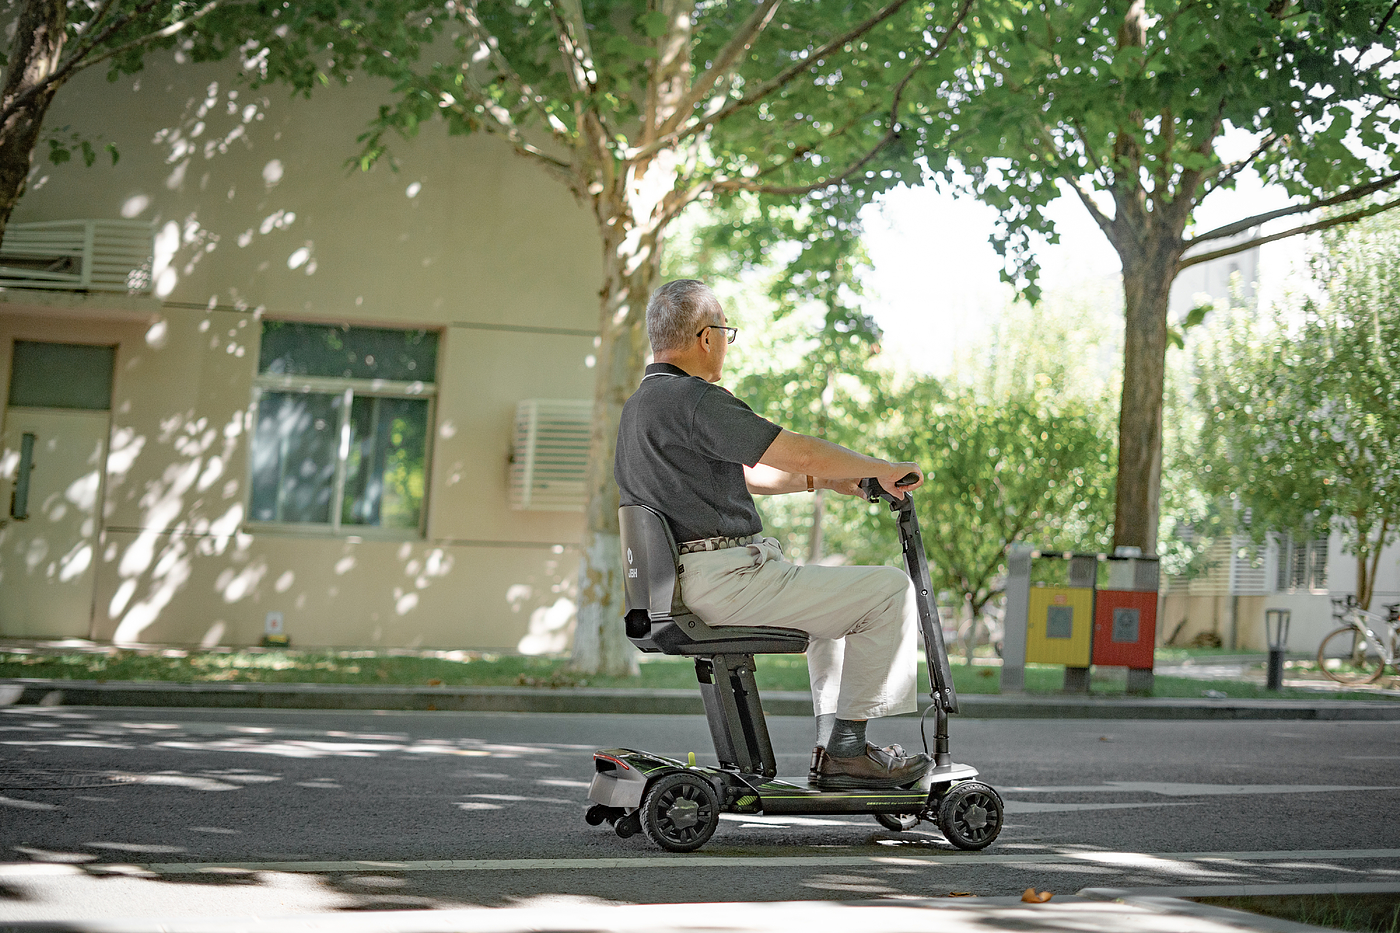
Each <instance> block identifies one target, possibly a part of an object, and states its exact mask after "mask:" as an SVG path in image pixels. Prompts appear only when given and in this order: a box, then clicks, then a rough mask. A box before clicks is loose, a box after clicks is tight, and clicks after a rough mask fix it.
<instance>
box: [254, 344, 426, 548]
mask: <svg viewBox="0 0 1400 933" xmlns="http://www.w3.org/2000/svg"><path fill="white" fill-rule="evenodd" d="M437 340H438V338H437V334H436V333H433V332H432V331H423V330H390V329H386V328H374V327H336V326H330V325H324V324H299V323H288V322H284V321H264V322H263V326H262V348H261V352H260V354H259V361H258V375H257V379H256V381H255V382H254V390H253V391H254V399H253V407H254V413H255V419H256V421H255V424H254V427H253V441H252V452H251V459H252V467H251V471H250V474H251V482H250V486H251V493H250V497H249V509H248V512H249V519H250V520H251V521H254V522H269V523H278V524H291V525H300V526H307V525H320V526H323V527H325V528H326V529H327V530H330V531H333V532H346V531H354V532H357V533H358V532H360V531H362V530H366V529H376V528H382V529H391V530H397V531H400V532H403V531H409V532H421V530H422V527H423V516H424V510H423V502H424V498H425V493H426V490H427V473H428V470H427V465H428V454H429V440H430V437H431V433H430V430H429V426H430V425H431V424H432V423H433V412H432V406H433V402H434V399H435V395H436V386H435V384H434V379H435V374H436V372H437Z"/></svg>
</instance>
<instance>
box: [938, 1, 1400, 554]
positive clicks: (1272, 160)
mask: <svg viewBox="0 0 1400 933" xmlns="http://www.w3.org/2000/svg"><path fill="white" fill-rule="evenodd" d="M994 10H995V12H993V11H992V10H991V9H989V8H988V7H986V6H979V7H978V10H977V17H976V18H975V21H974V23H973V25H972V26H971V27H970V29H969V34H968V38H967V41H968V42H969V43H980V46H979V49H978V52H977V54H976V57H975V59H974V60H973V64H971V65H970V66H969V67H968V69H967V70H966V71H965V72H964V73H963V74H962V75H960V77H959V79H958V80H957V81H955V82H954V83H953V84H951V85H950V92H949V105H948V107H947V108H946V109H945V110H943V111H940V112H939V113H938V114H937V115H936V116H937V117H938V118H939V119H943V120H945V121H946V135H947V138H948V139H949V140H950V148H951V151H952V154H953V155H954V157H955V158H956V160H957V161H958V162H959V163H960V164H961V165H962V166H963V167H964V168H965V169H966V170H967V171H968V172H969V173H970V177H971V181H970V183H969V184H968V187H969V188H970V190H972V191H973V192H975V193H976V194H977V195H978V196H979V197H981V198H982V199H983V200H984V201H986V202H987V203H988V204H990V205H992V206H994V207H995V208H997V209H998V211H999V212H1000V216H1001V222H1000V227H999V229H998V231H997V233H996V235H995V237H994V242H995V243H996V245H997V246H998V248H999V249H1001V250H1002V251H1003V253H1004V255H1005V256H1006V257H1007V268H1006V273H1005V275H1006V278H1007V279H1008V280H1009V281H1013V282H1015V283H1016V284H1017V285H1018V286H1019V287H1020V288H1021V289H1022V290H1023V291H1024V292H1025V293H1026V294H1028V295H1030V296H1032V297H1034V296H1035V295H1036V294H1037V284H1036V274H1037V269H1036V265H1035V260H1034V255H1033V251H1032V247H1033V245H1034V243H1035V242H1036V239H1037V238H1038V237H1042V236H1044V237H1050V238H1051V239H1053V238H1054V236H1055V233H1054V225H1053V223H1052V222H1051V220H1050V219H1049V217H1048V215H1047V214H1046V212H1045V208H1046V206H1047V205H1048V204H1049V203H1050V202H1051V201H1052V200H1054V199H1055V198H1058V197H1060V196H1062V195H1068V196H1071V197H1074V198H1077V199H1078V200H1079V202H1080V203H1081V204H1082V205H1083V207H1084V209H1085V210H1086V211H1087V212H1088V213H1089V214H1090V216H1091V217H1092V218H1093V219H1094V221H1095V222H1096V223H1097V225H1098V226H1099V228H1100V229H1101V230H1102V231H1103V233H1104V235H1105V237H1106V238H1107V239H1108V241H1109V243H1110V244H1111V245H1112V246H1113V248H1114V249H1115V251H1116V252H1117V253H1118V255H1119V258H1120V260H1121V262H1122V269H1123V287H1124V299H1125V302H1124V304H1125V315H1126V341H1125V366H1124V379H1123V388H1122V392H1123V394H1122V402H1121V407H1120V420H1119V438H1120V456H1119V460H1118V478H1117V483H1116V488H1117V504H1116V509H1115V520H1114V540H1115V543H1116V544H1121V545H1133V546H1137V547H1141V548H1142V549H1143V550H1144V552H1146V553H1152V552H1155V551H1156V546H1157V540H1156V538H1157V513H1158V495H1159V488H1160V471H1161V436H1162V392H1163V378H1164V376H1163V367H1164V362H1163V361H1164V357H1165V353H1166V348H1167V345H1168V340H1169V336H1168V334H1169V331H1168V321H1167V311H1168V295H1169V292H1170V288H1171V284H1172V282H1173V280H1174V279H1175V277H1176V275H1177V273H1179V272H1180V271H1181V270H1182V269H1185V268H1187V267H1189V266H1192V265H1195V264H1198V263H1201V262H1206V261H1209V260H1211V259H1214V258H1219V257H1221V256H1225V255H1229V254H1231V253H1234V252H1238V251H1241V250H1244V249H1249V248H1251V247H1253V246H1256V245H1259V244H1261V243H1266V242H1269V241H1271V240H1275V239H1279V238H1281V237H1285V236H1292V235H1296V234H1298V233H1303V232H1308V231H1311V230H1316V229H1321V228H1324V227H1327V226H1331V225H1336V224H1341V223H1347V222H1350V221H1354V220H1356V219H1357V218H1359V217H1360V216H1363V215H1365V214H1369V213H1376V212H1380V211H1383V210H1388V209H1390V208H1392V207H1395V206H1396V205H1397V204H1400V200H1377V201H1366V202H1364V203H1363V202H1362V201H1361V199H1362V198H1365V197H1367V196H1368V195H1371V194H1373V193H1375V192H1377V191H1381V190H1385V189H1389V188H1391V187H1392V186H1394V185H1395V184H1396V183H1397V182H1398V181H1400V174H1396V173H1395V171H1394V164H1393V159H1394V140H1395V139H1396V130H1397V129H1400V126H1397V120H1400V109H1397V108H1396V107H1395V106H1394V105H1393V104H1394V102H1395V101H1396V100H1397V98H1400V84H1398V82H1400V72H1398V71H1397V69H1396V68H1394V67H1393V63H1394V59H1395V55H1396V49H1397V37H1396V30H1395V25H1396V24H1395V23H1394V21H1393V15H1394V13H1395V7H1394V5H1393V4H1392V3H1391V2H1390V0H1304V2H1296V0H1226V2H1202V0H1187V2H1177V0H1125V2H1118V0H1065V2H1060V3H1054V4H1030V3H1019V4H1018V3H1012V4H1005V5H998V6H996V7H995V8H994ZM1231 133H1234V134H1235V135H1234V136H1233V137H1231V139H1232V140H1234V139H1243V140H1245V141H1246V142H1245V145H1243V147H1242V148H1241V149H1240V151H1239V153H1238V154H1234V153H1226V152H1224V150H1223V149H1222V146H1223V144H1224V143H1225V141H1226V138H1227V134H1231ZM1246 171H1254V172H1257V173H1258V174H1259V175H1260V176H1261V177H1262V178H1263V179H1264V180H1265V181H1266V182H1268V183H1271V184H1275V185H1279V186H1281V187H1282V188H1283V190H1285V191H1286V192H1287V193H1288V194H1289V195H1292V196H1293V197H1294V203H1293V204H1292V205H1291V206H1288V207H1285V208H1281V209H1279V210H1275V211H1270V212H1268V213H1264V214H1259V215H1256V216H1250V217H1241V218H1239V219H1238V220H1236V221H1234V222H1231V223H1227V224H1223V225H1221V226H1218V227H1215V228H1213V229H1208V230H1201V229H1197V228H1196V227H1195V226H1194V225H1193V217H1194V212H1195V210H1196V207H1197V205H1199V204H1200V203H1201V201H1202V200H1203V199H1205V198H1207V197H1209V196H1210V195H1212V194H1213V193H1215V192H1216V191H1220V190H1224V189H1229V188H1232V187H1233V186H1234V185H1235V183H1236V182H1237V180H1238V179H1239V178H1240V176H1241V174H1242V173H1244V172H1246ZM1340 204H1351V207H1350V208H1349V209H1346V210H1337V211H1333V212H1331V213H1329V214H1328V215H1326V216H1325V217H1323V218H1321V219H1318V220H1309V219H1307V217H1306V215H1308V214H1309V212H1312V211H1315V210H1317V209H1319V208H1325V207H1329V206H1336V205H1340ZM1271 222H1273V223H1275V227H1277V226H1279V225H1280V224H1281V225H1282V228H1281V229H1276V228H1275V227H1268V228H1262V225H1265V224H1269V223H1271Z"/></svg>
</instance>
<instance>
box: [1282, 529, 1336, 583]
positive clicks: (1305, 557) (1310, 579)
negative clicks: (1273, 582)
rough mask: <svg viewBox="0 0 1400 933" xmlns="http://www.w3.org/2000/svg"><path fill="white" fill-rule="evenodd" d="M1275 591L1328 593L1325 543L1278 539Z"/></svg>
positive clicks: (1285, 534)
mask: <svg viewBox="0 0 1400 933" xmlns="http://www.w3.org/2000/svg"><path fill="white" fill-rule="evenodd" d="M1278 589H1279V590H1280V591H1287V590H1325V589H1327V539H1326V538H1312V539H1310V540H1304V541H1297V540H1295V539H1294V538H1293V536H1292V535H1291V534H1287V533H1284V534H1280V535H1279V536H1278Z"/></svg>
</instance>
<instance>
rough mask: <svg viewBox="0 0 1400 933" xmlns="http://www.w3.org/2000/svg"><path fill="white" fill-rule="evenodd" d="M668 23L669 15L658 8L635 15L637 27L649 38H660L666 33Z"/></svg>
mask: <svg viewBox="0 0 1400 933" xmlns="http://www.w3.org/2000/svg"><path fill="white" fill-rule="evenodd" d="M670 25H671V21H670V17H668V16H667V15H666V14H665V13H663V12H661V11H660V10H653V11H652V12H650V13H643V14H642V15H641V16H639V17H637V27H638V28H639V29H641V31H642V32H643V33H644V34H645V35H646V36H647V38H650V39H660V38H661V37H662V36H664V35H666V30H667V28H668V27H669V26H670Z"/></svg>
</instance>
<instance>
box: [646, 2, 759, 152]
mask: <svg viewBox="0 0 1400 933" xmlns="http://www.w3.org/2000/svg"><path fill="white" fill-rule="evenodd" d="M782 2H783V0H763V2H762V3H760V4H759V5H758V8H757V9H755V10H754V11H753V13H752V14H750V16H749V18H748V19H747V20H745V21H744V23H743V25H742V26H740V27H739V29H738V30H737V31H736V32H735V33H734V35H733V36H732V37H730V39H729V41H728V42H727V43H725V46H724V48H723V49H721V50H720V53H719V54H718V55H716V56H715V60H714V63H713V64H711V65H710V67H709V68H708V69H706V71H705V73H704V74H702V75H701V76H700V77H699V78H698V79H696V81H695V84H694V85H692V86H691V88H690V90H689V91H687V92H686V93H685V96H684V97H682V98H681V100H680V101H679V102H678V103H677V105H676V111H675V113H673V114H671V116H670V117H669V118H667V120H666V121H665V122H664V123H662V124H661V127H660V133H661V135H663V136H664V135H666V134H668V133H670V132H672V131H674V130H675V128H676V127H677V126H679V125H680V124H681V122H682V121H683V120H685V119H686V117H688V116H689V115H690V113H691V111H693V110H694V109H695V107H696V105H697V104H699V103H700V102H701V101H702V100H704V99H705V96H706V95H707V94H709V93H710V91H711V90H712V89H713V88H714V86H715V84H716V83H718V82H719V80H720V79H721V78H724V77H727V76H728V75H729V74H730V72H731V71H732V70H733V68H734V67H735V65H736V64H737V63H738V62H739V59H740V57H741V56H743V55H744V53H746V52H747V51H748V50H749V49H750V48H751V47H752V46H753V43H754V39H756V38H757V37H758V34H759V33H760V32H762V31H763V30H764V29H765V28H766V27H767V26H768V24H769V23H770V22H772V20H773V16H774V14H776V13H777V12H778V5H779V4H781V3H782Z"/></svg>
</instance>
